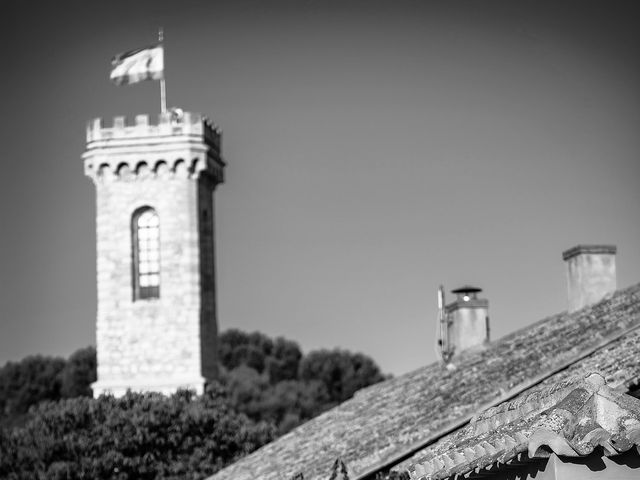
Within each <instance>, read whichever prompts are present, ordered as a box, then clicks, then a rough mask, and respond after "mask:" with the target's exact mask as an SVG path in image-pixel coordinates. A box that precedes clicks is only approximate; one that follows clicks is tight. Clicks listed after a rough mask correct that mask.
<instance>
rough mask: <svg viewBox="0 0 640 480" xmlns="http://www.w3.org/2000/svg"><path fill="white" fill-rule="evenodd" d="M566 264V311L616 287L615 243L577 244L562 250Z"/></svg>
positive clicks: (599, 297) (613, 290)
mask: <svg viewBox="0 0 640 480" xmlns="http://www.w3.org/2000/svg"><path fill="white" fill-rule="evenodd" d="M562 258H563V259H564V261H565V262H566V265H567V286H568V289H569V312H575V311H576V310H580V309H581V308H583V307H586V306H587V305H591V304H593V303H597V302H599V301H600V300H602V299H603V298H604V297H605V296H606V295H608V294H610V293H613V292H615V290H616V247H615V245H577V246H575V247H573V248H570V249H569V250H566V251H565V252H563V253H562Z"/></svg>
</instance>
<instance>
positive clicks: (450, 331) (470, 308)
mask: <svg viewBox="0 0 640 480" xmlns="http://www.w3.org/2000/svg"><path fill="white" fill-rule="evenodd" d="M480 292H482V289H480V288H476V287H472V286H469V285H465V286H464V287H460V288H457V289H456V290H452V291H451V293H453V294H455V295H456V299H455V301H453V302H452V303H450V304H449V305H447V306H446V307H445V315H446V318H447V328H446V334H445V335H446V344H445V345H446V351H447V353H448V355H449V356H452V355H456V354H458V353H460V352H461V351H463V350H466V349H468V348H471V347H475V346H478V345H483V344H485V343H487V342H489V301H488V300H487V299H484V298H478V293H480ZM443 353H444V349H443ZM443 357H444V356H443Z"/></svg>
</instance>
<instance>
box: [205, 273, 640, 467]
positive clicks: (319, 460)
mask: <svg viewBox="0 0 640 480" xmlns="http://www.w3.org/2000/svg"><path fill="white" fill-rule="evenodd" d="M639 327H640V284H639V285H635V286H633V287H629V288H627V289H625V290H620V291H618V292H616V293H615V294H614V295H613V296H612V297H611V298H609V299H606V300H604V301H602V302H600V303H598V304H596V305H594V306H592V307H587V308H585V309H583V310H580V311H577V312H574V313H571V314H569V313H561V314H558V315H554V316H552V317H549V318H546V319H544V320H542V321H540V322H538V323H535V324H533V325H531V326H529V327H527V328H524V329H521V330H519V331H517V332H514V333H512V334H510V335H508V336H506V337H503V338H502V339H500V340H497V341H496V342H493V343H492V344H491V345H490V346H489V347H488V348H486V349H485V350H481V351H475V352H463V353H461V354H460V355H459V356H458V357H456V360H455V364H456V368H455V369H447V368H445V367H444V366H443V365H441V364H440V363H434V364H431V365H428V366H426V367H423V368H421V369H418V370H415V371H413V372H411V373H408V374H405V375H402V376H400V377H397V378H393V379H391V380H388V381H386V382H383V383H380V384H377V385H374V386H371V387H368V388H366V389H363V390H361V391H359V392H357V393H356V395H355V396H354V398H352V399H351V400H348V401H346V402H344V403H342V404H341V405H339V406H337V407H335V408H333V409H332V410H329V411H328V412H325V413H324V414H322V415H320V416H318V417H316V418H314V419H312V420H310V421H309V422H307V423H305V424H303V425H301V426H300V427H298V428H296V429H294V430H292V431H291V432H289V433H288V434H286V435H284V436H282V437H280V438H279V439H277V440H275V441H274V442H272V443H270V444H268V445H265V446H264V447H262V448H261V449H259V450H257V451H256V452H254V453H252V454H251V455H248V456H247V457H245V458H243V459H241V460H239V461H238V462H236V463H234V464H232V465H230V466H228V467H227V468H225V469H223V470H221V471H220V472H218V473H217V474H215V475H214V476H213V477H211V479H212V480H226V479H229V480H254V479H255V478H260V479H261V480H282V479H287V478H290V477H291V476H293V475H295V474H296V473H298V472H302V473H303V474H304V478H305V480H315V479H318V480H320V479H322V480H324V477H325V476H326V472H328V471H330V469H331V466H332V464H333V462H334V461H335V459H336V458H338V457H341V458H342V459H343V460H344V461H345V463H346V464H347V466H348V468H349V470H350V472H351V473H352V475H351V478H353V479H358V478H362V477H363V476H365V475H367V474H369V473H372V472H375V471H377V470H379V469H380V468H382V467H385V466H389V465H393V464H395V463H398V462H399V461H400V460H402V459H404V458H407V457H408V456H410V455H412V454H413V453H415V452H418V451H420V450H421V449H422V448H424V447H425V446H427V445H428V444H430V443H432V442H434V441H435V440H437V439H439V438H441V437H443V436H445V435H446V434H448V433H450V432H452V431H454V430H457V429H459V428H460V427H462V426H464V425H465V424H466V423H467V422H468V421H469V420H470V419H471V417H472V416H473V415H474V414H475V413H477V412H479V411H482V410H484V409H486V408H488V407H490V406H493V405H497V404H499V403H502V402H504V401H506V400H509V399H511V398H513V397H515V396H516V395H518V394H519V393H521V392H523V391H525V390H527V389H529V388H531V387H532V386H534V385H537V384H540V383H541V382H542V384H543V385H544V384H545V382H547V383H550V382H551V383H555V382H558V381H561V380H562V379H563V378H566V377H568V376H572V375H576V374H579V373H582V372H583V370H584V369H585V368H586V369H588V370H589V371H592V370H596V371H601V372H603V374H605V375H607V376H611V377H612V379H613V378H615V381H617V382H618V383H626V384H631V383H637V382H638V381H639V379H640V365H639V364H638V363H637V362H636V361H635V359H634V357H636V358H637V355H638V354H639V353H640V333H638V331H636V329H637V328H639Z"/></svg>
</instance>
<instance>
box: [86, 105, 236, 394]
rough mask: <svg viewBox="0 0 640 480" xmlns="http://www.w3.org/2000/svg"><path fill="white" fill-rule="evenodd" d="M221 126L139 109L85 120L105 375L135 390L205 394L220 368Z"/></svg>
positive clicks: (112, 389)
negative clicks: (216, 196)
mask: <svg viewBox="0 0 640 480" xmlns="http://www.w3.org/2000/svg"><path fill="white" fill-rule="evenodd" d="M220 140H221V138H220V131H219V130H218V129H217V128H215V127H214V126H212V125H211V123H209V122H208V120H206V119H205V118H203V117H202V116H201V115H199V114H194V113H187V112H184V113H183V112H181V111H174V112H167V113H163V114H160V116H159V120H158V122H157V124H151V123H150V122H149V117H148V116H147V115H138V116H136V118H135V123H134V124H133V125H127V124H126V123H125V118H124V117H116V118H115V119H114V122H113V125H112V126H111V127H105V126H103V125H102V122H101V120H100V119H96V120H94V121H93V122H91V123H90V124H89V126H88V128H87V150H86V152H85V153H84V155H83V159H84V170H85V174H86V175H87V176H89V177H90V178H91V179H92V180H93V183H94V184H95V187H96V205H97V206H96V232H97V233H96V237H97V291H98V311H97V326H96V344H97V353H98V380H97V381H96V382H95V383H94V384H93V394H94V396H98V395H100V394H102V393H107V392H109V393H112V394H114V395H122V394H124V393H125V392H126V390H127V389H129V388H130V389H131V390H134V391H158V392H163V393H171V392H173V391H175V390H176V389H178V388H180V387H185V388H191V389H195V390H196V391H197V392H198V393H201V392H202V391H203V389H204V384H205V382H206V380H207V379H211V378H213V377H215V376H216V373H217V372H216V370H217V358H216V339H217V320H216V285H215V263H214V204H213V192H214V190H215V187H216V185H217V184H219V183H221V182H222V181H223V169H224V166H225V164H224V162H223V160H222V158H221V152H220Z"/></svg>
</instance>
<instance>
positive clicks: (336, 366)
mask: <svg viewBox="0 0 640 480" xmlns="http://www.w3.org/2000/svg"><path fill="white" fill-rule="evenodd" d="M299 378H300V379H301V380H303V381H312V380H320V381H321V382H322V383H323V384H324V385H325V386H326V388H327V392H328V394H329V398H330V401H332V402H334V403H340V402H344V401H345V400H347V399H349V398H351V397H352V396H353V394H354V393H355V392H356V391H357V390H359V389H361V388H364V387H367V386H369V385H373V384H374V383H377V382H379V381H381V380H384V375H382V373H381V372H380V369H379V368H378V366H377V365H376V364H375V362H374V361H373V360H372V359H371V358H369V357H367V356H366V355H363V354H361V353H351V352H348V351H346V350H339V349H335V350H317V351H314V352H310V353H309V354H308V355H307V356H306V357H304V358H303V359H302V361H301V362H300V375H299Z"/></svg>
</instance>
